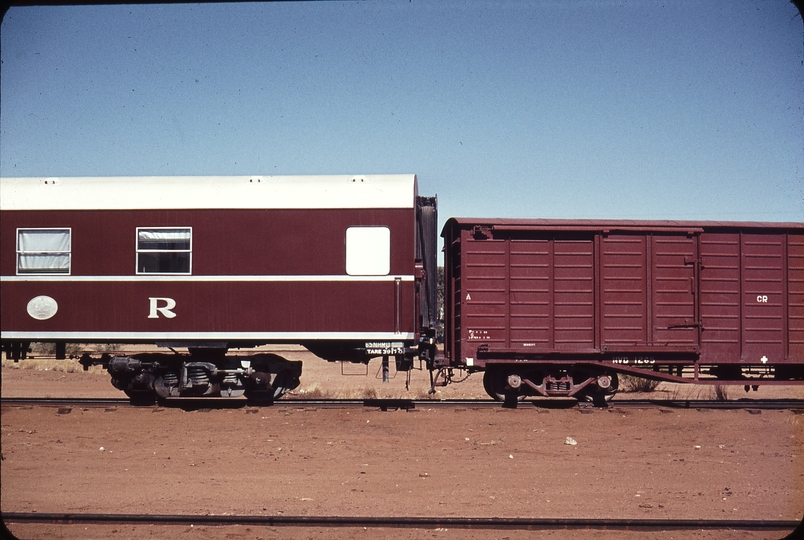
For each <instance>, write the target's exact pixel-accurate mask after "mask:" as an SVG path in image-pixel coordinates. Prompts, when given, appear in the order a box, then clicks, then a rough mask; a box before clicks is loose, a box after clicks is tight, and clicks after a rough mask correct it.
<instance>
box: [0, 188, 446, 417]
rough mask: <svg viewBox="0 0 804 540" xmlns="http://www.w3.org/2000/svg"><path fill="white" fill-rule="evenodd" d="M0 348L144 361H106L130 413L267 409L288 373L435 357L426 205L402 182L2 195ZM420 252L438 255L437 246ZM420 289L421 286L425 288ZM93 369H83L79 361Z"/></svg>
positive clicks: (432, 220) (432, 224) (431, 226)
mask: <svg viewBox="0 0 804 540" xmlns="http://www.w3.org/2000/svg"><path fill="white" fill-rule="evenodd" d="M1 186H2V190H1V193H0V209H2V220H1V221H0V226H1V227H2V229H1V230H0V246H2V254H3V256H2V260H1V261H0V274H1V276H0V280H2V301H1V303H0V320H1V321H2V346H3V349H4V350H5V351H6V353H7V356H9V357H11V358H20V357H24V355H25V351H26V350H27V348H28V346H29V344H30V343H31V342H34V341H37V342H38V341H42V342H55V343H57V351H58V352H59V353H60V355H61V356H62V357H63V355H64V345H65V344H66V343H71V342H72V343H103V342H106V343H156V344H159V345H162V346H166V347H171V348H173V349H178V348H186V349H187V350H188V351H189V354H181V355H178V354H146V355H139V356H132V357H129V356H118V357H114V358H104V359H103V362H104V363H105V364H107V365H108V367H109V371H110V373H111V374H112V377H113V383H114V384H115V385H116V386H117V387H118V388H120V389H122V390H125V391H126V392H127V393H128V394H129V395H131V396H137V397H138V398H143V399H144V400H146V401H147V400H149V399H152V398H153V397H155V396H159V397H169V396H179V395H220V394H223V395H225V396H237V395H241V394H243V393H245V394H246V395H247V396H249V397H251V398H254V399H272V398H273V397H278V396H279V395H281V394H282V393H284V392H285V391H287V390H288V389H291V388H294V387H295V386H297V385H298V377H299V375H300V369H301V368H300V364H299V363H293V362H287V361H285V360H283V359H281V358H279V357H276V356H275V355H270V354H261V355H254V356H251V357H248V358H244V357H242V356H236V357H235V356H231V357H229V356H226V351H227V350H229V349H233V348H251V347H254V346H258V345H262V344H268V343H298V344H302V345H304V346H306V347H307V348H308V349H309V350H311V351H312V352H313V353H315V354H317V355H319V356H321V357H323V358H325V359H327V360H348V361H357V362H368V360H369V359H370V358H371V357H376V356H385V357H386V358H387V357H388V356H394V357H395V358H396V360H397V365H398V367H399V368H400V369H406V368H409V366H410V365H411V363H412V359H413V357H414V356H415V355H418V354H422V355H423V356H424V357H425V359H428V358H430V357H431V356H432V351H433V350H434V327H435V321H434V318H435V298H436V289H435V287H436V283H435V281H436V280H435V276H436V269H435V264H436V262H435V237H436V216H435V213H436V202H435V199H434V198H424V197H418V195H417V185H416V177H415V176H414V175H382V176H381V175H374V176H371V175H369V176H307V177H270V176H251V177H139V178H137V177H115V178H47V179H46V178H4V179H2V185H1ZM431 239H432V240H431ZM428 276H433V279H431V280H428V279H427V277H428ZM84 361H85V362H87V363H89V362H92V361H93V360H92V359H91V358H89V357H85V358H84Z"/></svg>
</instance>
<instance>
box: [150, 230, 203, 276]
mask: <svg viewBox="0 0 804 540" xmlns="http://www.w3.org/2000/svg"><path fill="white" fill-rule="evenodd" d="M191 262H192V229H190V228H189V227H181V228H161V227H160V228H150V229H146V228H142V227H138V228H137V273H138V274H189V273H190V269H191Z"/></svg>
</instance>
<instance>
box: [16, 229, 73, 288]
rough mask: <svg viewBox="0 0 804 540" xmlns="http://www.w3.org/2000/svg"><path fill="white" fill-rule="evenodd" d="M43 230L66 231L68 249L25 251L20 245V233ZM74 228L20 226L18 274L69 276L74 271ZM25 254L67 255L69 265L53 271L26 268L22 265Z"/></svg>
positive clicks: (18, 235) (17, 237) (18, 234)
mask: <svg viewBox="0 0 804 540" xmlns="http://www.w3.org/2000/svg"><path fill="white" fill-rule="evenodd" d="M42 231H53V232H56V231H58V232H62V233H63V232H66V233H67V249H66V250H48V251H23V250H22V248H21V247H20V233H25V232H42ZM72 251H73V230H72V228H71V227H18V228H17V234H16V252H17V261H16V266H17V275H18V276H19V275H23V276H49V275H54V274H55V275H67V276H69V275H70V274H71V272H72V267H73V255H72ZM25 255H54V256H64V255H66V256H67V267H66V268H63V269H61V268H58V269H55V270H53V271H46V270H42V269H34V270H25V269H23V268H21V267H20V261H21V258H22V257H24V256H25Z"/></svg>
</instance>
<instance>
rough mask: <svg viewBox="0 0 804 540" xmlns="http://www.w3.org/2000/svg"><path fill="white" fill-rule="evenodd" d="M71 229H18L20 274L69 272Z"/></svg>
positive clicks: (18, 268) (18, 270)
mask: <svg viewBox="0 0 804 540" xmlns="http://www.w3.org/2000/svg"><path fill="white" fill-rule="evenodd" d="M70 237H71V231H70V229H17V273H18V274H69V273H70V251H71V240H70Z"/></svg>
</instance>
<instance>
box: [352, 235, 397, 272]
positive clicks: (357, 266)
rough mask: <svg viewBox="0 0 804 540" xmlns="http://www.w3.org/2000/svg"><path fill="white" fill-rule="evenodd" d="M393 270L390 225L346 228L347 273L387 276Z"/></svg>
mask: <svg viewBox="0 0 804 540" xmlns="http://www.w3.org/2000/svg"><path fill="white" fill-rule="evenodd" d="M390 271H391V230H390V229H389V228H388V227H349V228H348V229H346V273H347V274H349V275H350V276H385V275H388V273H389V272H390Z"/></svg>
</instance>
